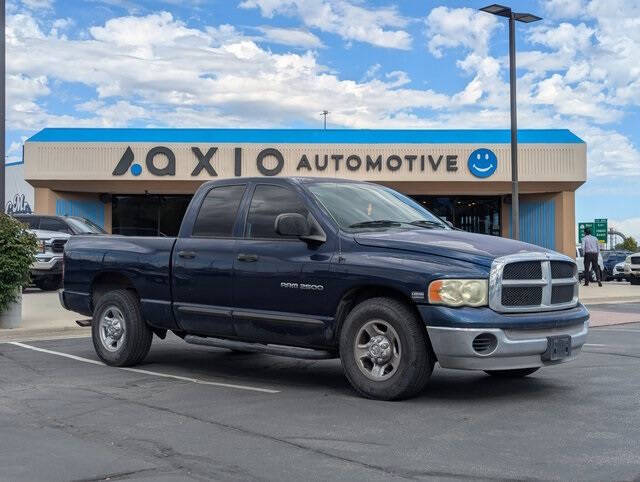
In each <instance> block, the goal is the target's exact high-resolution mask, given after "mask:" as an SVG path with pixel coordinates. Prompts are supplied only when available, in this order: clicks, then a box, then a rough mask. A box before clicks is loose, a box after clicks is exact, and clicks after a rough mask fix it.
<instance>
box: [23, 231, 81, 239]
mask: <svg viewBox="0 0 640 482" xmlns="http://www.w3.org/2000/svg"><path fill="white" fill-rule="evenodd" d="M29 231H30V232H32V233H33V234H35V235H36V238H38V239H69V238H70V237H71V235H70V234H67V233H60V232H58V231H45V230H44V229H30V230H29Z"/></svg>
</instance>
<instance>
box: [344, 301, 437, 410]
mask: <svg viewBox="0 0 640 482" xmlns="http://www.w3.org/2000/svg"><path fill="white" fill-rule="evenodd" d="M372 320H382V321H383V322H386V323H387V324H388V325H390V326H391V327H392V328H393V330H394V331H395V334H396V335H397V338H398V340H399V346H400V350H399V353H400V357H399V359H398V362H397V368H396V369H395V372H394V373H393V374H392V375H391V374H389V375H390V377H389V378H387V379H384V380H378V381H375V380H372V379H370V378H368V377H367V376H366V375H365V374H364V372H363V371H362V369H361V368H360V366H359V365H358V362H357V361H356V355H355V344H356V337H357V336H358V334H359V332H360V331H361V329H362V328H363V327H364V326H365V325H367V324H368V323H370V322H371V321H372ZM434 358H435V357H434V355H433V352H432V350H431V345H430V342H429V338H428V336H427V333H426V330H425V328H424V326H423V324H422V322H421V320H419V319H418V317H417V316H416V315H415V313H414V312H413V311H412V310H411V309H410V308H409V307H408V306H407V305H405V304H404V303H402V302H400V301H397V300H395V299H392V298H372V299H369V300H366V301H363V302H362V303H360V304H358V305H357V306H356V307H355V308H353V310H352V311H351V312H350V313H349V315H348V316H347V318H346V319H345V321H344V324H343V326H342V330H341V332H340V361H341V362H342V367H343V369H344V372H345V375H346V377H347V379H348V380H349V383H351V386H353V388H354V389H355V390H356V391H357V392H358V393H359V394H360V395H362V396H363V397H366V398H372V399H376V400H401V399H405V398H409V397H412V396H415V395H417V394H418V393H420V392H421V391H422V390H423V389H424V387H425V385H426V384H427V382H428V381H429V377H430V376H431V372H432V371H433V365H434V363H435V359H434Z"/></svg>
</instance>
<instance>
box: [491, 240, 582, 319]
mask: <svg viewBox="0 0 640 482" xmlns="http://www.w3.org/2000/svg"><path fill="white" fill-rule="evenodd" d="M576 273H577V268H576V264H575V263H574V262H573V260H571V258H568V257H566V256H562V255H560V254H545V253H520V254H516V255H510V256H504V257H502V258H497V259H496V260H495V261H494V262H493V266H492V268H491V275H490V279H489V306H490V307H491V309H493V310H495V311H498V312H506V313H510V312H530V311H549V310H560V309H565V308H570V307H573V306H575V305H576V304H577V303H578V296H577V294H578V290H577V285H578V278H577V276H576Z"/></svg>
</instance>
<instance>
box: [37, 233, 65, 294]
mask: <svg viewBox="0 0 640 482" xmlns="http://www.w3.org/2000/svg"><path fill="white" fill-rule="evenodd" d="M29 231H30V232H31V233H33V234H35V235H36V237H37V238H38V253H37V254H36V261H35V262H34V263H33V264H32V265H31V281H33V284H35V285H36V286H37V287H38V288H40V289H41V290H43V291H52V290H56V289H58V288H59V287H60V285H61V283H62V263H63V259H62V255H63V253H64V245H65V244H66V243H67V240H68V239H69V237H70V235H69V234H66V233H58V232H54V231H43V230H41V229H30V230H29Z"/></svg>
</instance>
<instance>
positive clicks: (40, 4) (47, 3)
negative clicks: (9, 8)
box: [21, 0, 53, 11]
mask: <svg viewBox="0 0 640 482" xmlns="http://www.w3.org/2000/svg"><path fill="white" fill-rule="evenodd" d="M21 3H22V4H23V5H24V6H25V7H27V8H28V9H31V10H36V11H37V10H51V9H52V8H53V0H21Z"/></svg>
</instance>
